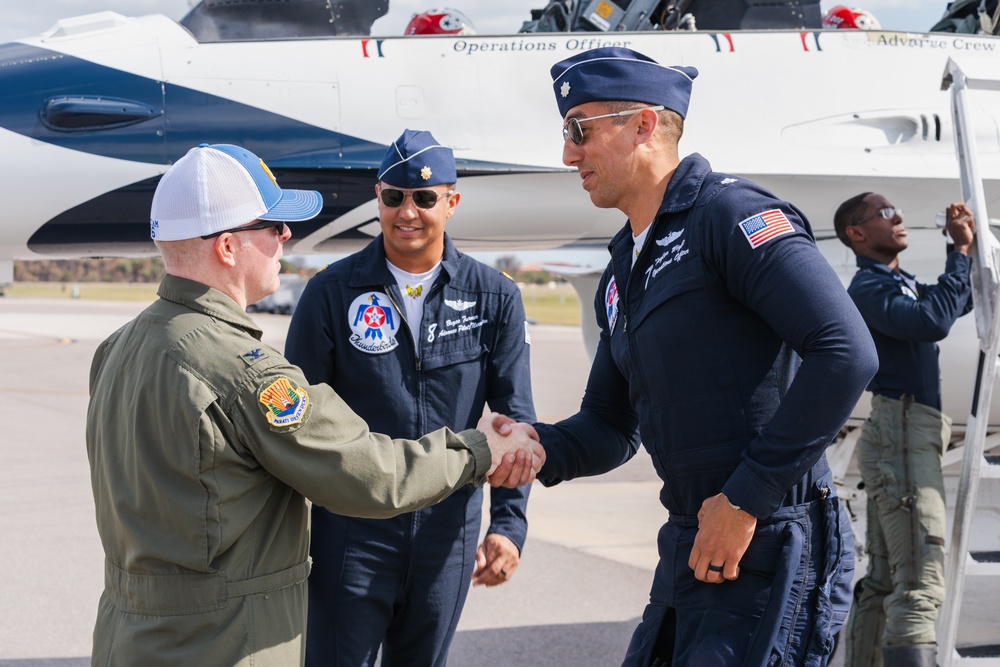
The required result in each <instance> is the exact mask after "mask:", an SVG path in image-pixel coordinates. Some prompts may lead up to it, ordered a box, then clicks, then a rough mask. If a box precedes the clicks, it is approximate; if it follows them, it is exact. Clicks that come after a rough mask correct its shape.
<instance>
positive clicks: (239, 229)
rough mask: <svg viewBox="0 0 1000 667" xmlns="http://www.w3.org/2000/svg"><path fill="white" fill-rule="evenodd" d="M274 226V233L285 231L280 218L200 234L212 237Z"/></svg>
mask: <svg viewBox="0 0 1000 667" xmlns="http://www.w3.org/2000/svg"><path fill="white" fill-rule="evenodd" d="M271 227H274V233H275V234H277V235H278V236H281V235H282V234H284V233H285V223H284V222H282V221H280V220H277V221H276V220H261V221H260V222H255V223H254V224H252V225H247V226H246V227H234V228H233V229H223V230H222V231H221V232H215V233H214V234H206V235H205V236H202V237H201V238H203V239H212V238H215V237H216V236H222V235H223V234H235V233H236V232H250V231H253V230H255V229H270V228H271Z"/></svg>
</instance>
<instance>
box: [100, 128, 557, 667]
mask: <svg viewBox="0 0 1000 667" xmlns="http://www.w3.org/2000/svg"><path fill="white" fill-rule="evenodd" d="M321 208H322V199H321V197H320V195H319V194H318V193H316V192H306V191H296V190H281V189H280V188H279V187H278V185H277V183H276V182H275V180H274V177H273V176H272V175H271V173H270V171H269V170H268V169H267V167H266V165H265V164H264V162H263V161H262V160H260V158H258V157H257V156H256V155H254V154H253V153H250V152H249V151H247V150H245V149H242V148H239V147H237V146H230V145H216V146H207V145H202V146H199V147H198V148H194V149H192V150H191V151H190V152H189V153H188V154H187V155H186V156H184V157H183V158H181V159H180V160H178V161H177V163H176V164H175V165H174V166H173V167H172V168H171V169H170V170H169V171H168V172H167V173H166V174H165V175H164V176H163V178H162V179H161V181H160V184H159V186H158V187H157V190H156V194H155V195H154V198H153V207H152V216H151V235H152V237H153V239H154V240H155V242H156V245H157V248H158V249H159V250H160V252H161V254H162V255H163V260H164V264H165V266H166V269H167V274H168V275H167V276H166V277H165V278H164V280H163V282H162V284H161V285H160V289H159V292H158V294H159V297H160V298H159V300H158V301H156V302H154V303H153V304H152V305H150V306H149V307H148V308H147V309H146V310H145V311H143V312H142V313H141V314H140V315H139V316H138V317H136V318H135V319H134V320H132V321H131V322H129V323H128V324H126V325H125V326H124V327H122V328H121V329H119V330H118V331H116V332H115V333H114V334H112V335H111V337H109V338H108V339H107V340H106V341H104V343H102V344H101V346H100V348H99V349H98V351H97V353H96V355H95V357H94V361H93V366H92V368H91V375H90V390H91V400H90V407H89V410H88V414H87V453H88V457H89V459H90V467H91V480H92V484H93V490H94V501H95V504H96V511H97V527H98V531H99V533H100V536H101V541H102V543H103V545H104V551H105V555H106V564H105V590H104V593H103V595H102V596H101V601H100V605H99V608H98V614H97V622H96V626H95V628H94V647H93V663H94V664H95V665H118V664H136V665H154V664H155V665H213V666H223V665H237V664H239V665H250V664H252V665H255V666H257V667H260V666H261V665H299V664H301V662H302V660H303V654H304V647H305V642H304V640H305V636H304V635H305V627H306V606H307V600H306V591H307V589H306V577H307V575H308V572H309V561H308V553H309V550H308V524H307V518H308V510H307V503H306V498H309V499H311V500H314V501H316V502H318V503H322V504H323V505H324V506H326V507H329V508H332V509H334V510H335V511H336V512H338V513H340V514H347V515H353V516H364V517H377V518H382V517H388V516H392V515H395V514H398V513H401V512H409V511H412V510H415V509H418V508H421V507H424V506H427V505H430V504H433V503H435V502H437V501H439V500H441V499H442V498H444V497H446V496H447V495H448V494H450V493H451V492H452V491H453V490H455V489H457V488H459V487H461V486H463V485H465V484H467V483H468V482H469V481H476V482H478V483H483V482H484V481H485V480H486V478H487V476H489V479H490V481H491V483H494V484H504V485H507V486H516V485H518V484H521V483H527V482H530V481H531V480H532V479H534V475H535V473H536V472H537V470H538V469H539V468H540V467H541V464H542V462H543V461H544V451H543V450H542V449H541V446H540V445H538V443H537V442H535V441H533V440H530V439H528V437H527V436H526V435H525V431H524V429H522V430H521V431H520V432H519V433H517V434H516V436H515V437H511V438H507V439H504V438H501V437H500V436H499V435H498V434H497V433H496V432H495V431H493V430H492V428H491V426H490V424H489V418H488V417H485V418H484V419H483V421H481V422H480V423H479V428H480V430H474V429H470V430H467V431H463V432H461V433H454V432H452V431H450V430H448V429H442V430H440V431H435V432H434V433H431V434H430V435H427V436H424V437H423V438H421V439H420V440H417V441H409V440H391V439H389V438H388V437H386V436H383V435H379V434H375V433H371V432H370V431H369V430H368V427H367V426H366V424H365V423H364V422H363V421H361V419H360V418H358V417H357V416H356V415H355V414H354V413H353V412H351V410H350V409H349V408H348V407H347V405H346V404H345V403H344V402H343V401H342V400H341V399H340V397H339V396H337V394H336V393H334V392H333V390H332V389H330V387H329V386H327V385H313V386H310V385H308V384H307V382H306V380H305V377H304V376H303V375H302V372H301V371H300V370H299V369H298V368H297V367H295V366H293V365H291V364H290V363H288V362H287V361H286V360H285V359H284V358H283V357H282V356H281V355H280V354H279V353H278V352H277V351H275V350H274V349H272V348H270V347H268V346H267V345H264V344H263V343H261V342H260V338H261V335H262V332H261V330H260V329H259V328H258V327H257V326H256V325H255V324H254V322H253V321H252V320H251V319H250V318H249V317H248V316H247V315H246V312H245V308H246V305H247V304H248V303H253V302H254V301H256V300H258V299H260V298H262V297H263V296H266V295H267V294H270V293H271V292H273V291H274V290H275V289H276V288H277V287H278V272H279V270H280V265H279V261H278V260H279V259H280V257H281V255H282V246H283V245H284V242H285V241H287V240H288V239H289V238H290V237H291V233H290V232H289V231H288V227H287V226H286V225H285V223H286V222H291V221H297V220H305V219H308V218H311V217H313V216H315V215H316V214H317V213H318V212H319V211H320V209H321Z"/></svg>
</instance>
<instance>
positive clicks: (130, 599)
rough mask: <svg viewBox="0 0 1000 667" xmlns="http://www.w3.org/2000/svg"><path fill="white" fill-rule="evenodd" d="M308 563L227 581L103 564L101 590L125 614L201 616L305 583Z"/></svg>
mask: <svg viewBox="0 0 1000 667" xmlns="http://www.w3.org/2000/svg"><path fill="white" fill-rule="evenodd" d="M310 565H311V563H310V561H308V560H307V561H305V562H302V563H299V564H298V565H295V566H293V567H290V568H288V569H286V570H280V571H278V572H272V573H270V574H264V575H261V576H259V577H252V578H250V579H243V580H240V581H228V580H227V579H226V573H225V572H222V571H220V572H213V573H190V574H135V573H133V572H127V571H125V570H123V569H121V568H120V567H118V566H117V565H115V564H114V563H112V562H111V561H108V560H105V561H104V590H105V592H106V593H107V595H108V597H109V598H110V599H111V601H112V602H113V603H114V604H115V606H117V607H118V608H119V609H121V610H122V611H124V612H126V613H132V614H147V615H153V616H160V615H175V614H200V613H203V612H206V611H214V610H217V609H223V608H224V607H225V606H226V605H227V604H228V601H229V600H230V599H232V598H239V597H244V596H246V595H257V594H259V593H266V592H268V591H273V590H277V589H279V588H285V587H287V586H292V585H295V584H298V583H302V582H304V581H305V580H306V579H307V578H308V577H309V569H310Z"/></svg>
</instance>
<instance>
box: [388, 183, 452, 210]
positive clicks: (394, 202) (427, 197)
mask: <svg viewBox="0 0 1000 667" xmlns="http://www.w3.org/2000/svg"><path fill="white" fill-rule="evenodd" d="M454 192H455V191H454V190H448V191H446V192H435V191H434V190H412V191H410V192H407V191H406V190H396V189H395V188H379V191H378V196H379V199H381V200H382V203H383V204H384V205H385V206H388V207H389V208H397V207H399V206H402V205H403V202H404V201H405V200H406V196H407V195H409V196H410V199H412V200H413V204H414V205H415V206H416V207H417V208H434V205H435V204H437V203H438V200H439V199H447V198H448V196H449V195H451V194H452V193H454Z"/></svg>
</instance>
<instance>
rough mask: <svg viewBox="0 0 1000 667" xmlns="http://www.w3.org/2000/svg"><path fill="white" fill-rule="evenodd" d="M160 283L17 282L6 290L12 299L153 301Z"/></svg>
mask: <svg viewBox="0 0 1000 667" xmlns="http://www.w3.org/2000/svg"><path fill="white" fill-rule="evenodd" d="M157 287H159V283H58V282H15V283H14V284H12V285H11V286H10V287H8V288H7V290H6V292H5V293H6V295H7V296H11V297H25V298H32V299H103V300H107V301H152V300H154V299H155V298H156V288H157Z"/></svg>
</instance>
